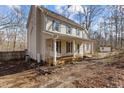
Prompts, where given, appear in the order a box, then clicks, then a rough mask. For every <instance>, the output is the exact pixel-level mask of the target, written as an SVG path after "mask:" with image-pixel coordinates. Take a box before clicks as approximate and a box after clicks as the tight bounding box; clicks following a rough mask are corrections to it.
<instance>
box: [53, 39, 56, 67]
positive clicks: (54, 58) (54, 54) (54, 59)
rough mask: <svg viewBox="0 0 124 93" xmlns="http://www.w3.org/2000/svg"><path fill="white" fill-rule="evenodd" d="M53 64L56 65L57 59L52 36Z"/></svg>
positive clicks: (54, 41) (54, 40)
mask: <svg viewBox="0 0 124 93" xmlns="http://www.w3.org/2000/svg"><path fill="white" fill-rule="evenodd" d="M53 52H54V53H53V65H56V64H57V61H56V56H57V52H56V39H55V38H54V39H53Z"/></svg>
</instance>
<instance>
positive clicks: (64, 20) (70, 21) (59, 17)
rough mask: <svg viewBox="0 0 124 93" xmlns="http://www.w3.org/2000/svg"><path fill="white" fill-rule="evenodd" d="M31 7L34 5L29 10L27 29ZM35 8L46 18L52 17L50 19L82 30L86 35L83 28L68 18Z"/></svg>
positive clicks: (44, 9)
mask: <svg viewBox="0 0 124 93" xmlns="http://www.w3.org/2000/svg"><path fill="white" fill-rule="evenodd" d="M33 6H34V5H32V6H31V9H30V12H29V16H28V21H27V27H28V25H29V21H30V18H31V14H32V7H33ZM36 7H37V8H38V9H39V10H40V11H41V12H42V13H43V14H45V15H46V16H49V17H52V18H54V19H56V20H59V21H61V22H64V23H68V24H70V25H71V26H74V27H75V28H78V29H82V30H84V31H85V32H86V33H87V34H88V31H87V30H86V29H85V28H84V27H83V26H81V25H80V24H78V23H76V22H74V21H73V20H71V19H68V18H66V17H65V16H63V15H60V14H58V13H55V12H53V11H50V10H48V9H46V8H43V7H42V6H36Z"/></svg>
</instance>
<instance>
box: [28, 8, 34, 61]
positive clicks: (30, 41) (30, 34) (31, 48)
mask: <svg viewBox="0 0 124 93" xmlns="http://www.w3.org/2000/svg"><path fill="white" fill-rule="evenodd" d="M31 16H32V17H31V19H30V21H29V26H28V36H27V37H28V54H29V55H30V57H31V58H33V59H36V56H35V55H36V27H35V26H36V21H35V20H36V13H35V6H32V14H31Z"/></svg>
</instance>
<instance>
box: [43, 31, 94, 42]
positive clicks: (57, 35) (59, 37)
mask: <svg viewBox="0 0 124 93" xmlns="http://www.w3.org/2000/svg"><path fill="white" fill-rule="evenodd" d="M43 32H44V33H45V34H49V35H51V36H52V37H51V38H53V39H54V38H57V39H75V40H78V41H81V42H95V40H91V39H85V38H80V37H77V36H71V35H68V34H62V33H61V34H60V33H58V32H52V31H43Z"/></svg>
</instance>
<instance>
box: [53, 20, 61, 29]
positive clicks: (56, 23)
mask: <svg viewBox="0 0 124 93" xmlns="http://www.w3.org/2000/svg"><path fill="white" fill-rule="evenodd" d="M52 27H53V31H54V30H55V31H60V29H59V28H60V23H59V22H57V21H54V20H53V22H52Z"/></svg>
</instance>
